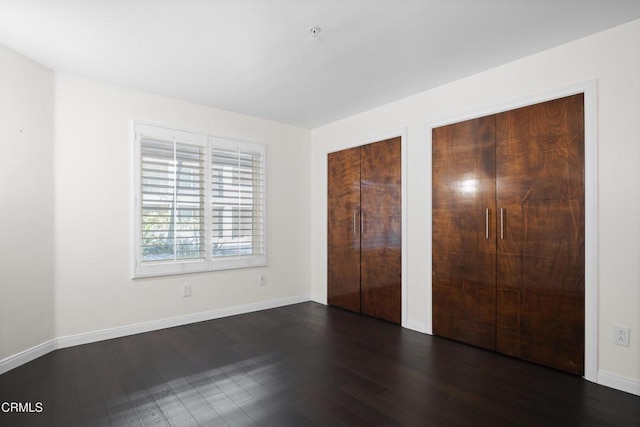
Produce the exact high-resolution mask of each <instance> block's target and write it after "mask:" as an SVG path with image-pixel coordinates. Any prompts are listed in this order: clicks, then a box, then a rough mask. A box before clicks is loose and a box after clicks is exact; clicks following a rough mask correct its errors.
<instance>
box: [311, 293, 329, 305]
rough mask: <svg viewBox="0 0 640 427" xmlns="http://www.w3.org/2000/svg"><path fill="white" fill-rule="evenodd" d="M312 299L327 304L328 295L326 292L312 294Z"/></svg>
mask: <svg viewBox="0 0 640 427" xmlns="http://www.w3.org/2000/svg"><path fill="white" fill-rule="evenodd" d="M311 301H313V302H317V303H318V304H323V305H327V296H326V295H324V294H311Z"/></svg>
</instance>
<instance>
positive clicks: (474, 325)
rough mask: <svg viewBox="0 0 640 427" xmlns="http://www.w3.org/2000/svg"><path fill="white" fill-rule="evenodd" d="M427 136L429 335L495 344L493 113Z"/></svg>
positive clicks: (435, 130)
mask: <svg viewBox="0 0 640 427" xmlns="http://www.w3.org/2000/svg"><path fill="white" fill-rule="evenodd" d="M432 135H433V139H432V141H433V144H432V147H433V150H432V154H433V157H432V158H433V186H432V189H433V196H432V197H433V198H432V202H433V211H432V213H433V241H432V248H433V257H432V263H433V264H432V274H433V276H432V277H433V281H432V289H433V290H432V298H433V332H434V333H435V334H436V335H440V336H443V337H447V338H452V339H455V340H458V341H462V342H465V343H468V344H473V345H476V346H479V347H484V348H487V349H495V311H496V306H495V301H496V288H495V285H496V261H495V255H496V209H495V145H494V143H495V116H489V117H482V118H479V119H474V120H469V121H466V122H462V123H457V124H453V125H449V126H444V127H440V128H436V129H434V130H433V134H432Z"/></svg>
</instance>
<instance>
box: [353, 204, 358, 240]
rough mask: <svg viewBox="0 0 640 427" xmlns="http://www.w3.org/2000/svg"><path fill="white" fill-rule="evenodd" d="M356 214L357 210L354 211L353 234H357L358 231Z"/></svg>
mask: <svg viewBox="0 0 640 427" xmlns="http://www.w3.org/2000/svg"><path fill="white" fill-rule="evenodd" d="M356 214H357V211H355V210H354V211H353V234H356V233H357V232H358V229H357V227H356Z"/></svg>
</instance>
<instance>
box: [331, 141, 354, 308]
mask: <svg viewBox="0 0 640 427" xmlns="http://www.w3.org/2000/svg"><path fill="white" fill-rule="evenodd" d="M328 163H329V164H328V177H329V181H328V207H329V209H328V215H327V217H328V221H327V234H328V248H327V249H328V251H327V252H328V253H327V258H328V259H327V262H328V271H327V283H328V286H327V288H328V289H327V292H328V303H329V305H333V306H336V307H341V308H344V309H347V310H351V311H355V312H358V313H359V312H360V147H356V148H352V149H350V150H343V151H339V152H335V153H330V154H329V156H328Z"/></svg>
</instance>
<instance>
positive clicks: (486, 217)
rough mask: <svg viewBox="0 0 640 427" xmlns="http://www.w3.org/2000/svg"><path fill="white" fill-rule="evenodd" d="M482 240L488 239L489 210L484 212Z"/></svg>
mask: <svg viewBox="0 0 640 427" xmlns="http://www.w3.org/2000/svg"><path fill="white" fill-rule="evenodd" d="M484 238H485V239H488V238H489V208H487V209H485V211H484Z"/></svg>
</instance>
